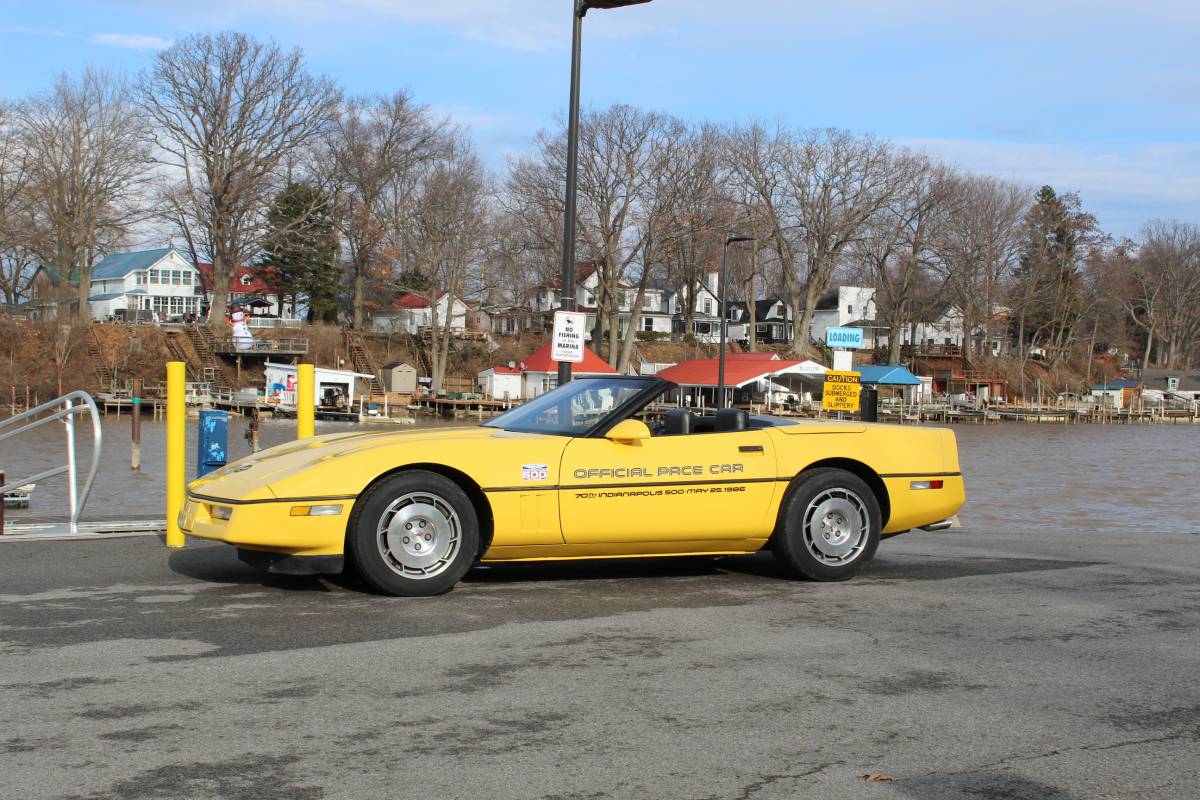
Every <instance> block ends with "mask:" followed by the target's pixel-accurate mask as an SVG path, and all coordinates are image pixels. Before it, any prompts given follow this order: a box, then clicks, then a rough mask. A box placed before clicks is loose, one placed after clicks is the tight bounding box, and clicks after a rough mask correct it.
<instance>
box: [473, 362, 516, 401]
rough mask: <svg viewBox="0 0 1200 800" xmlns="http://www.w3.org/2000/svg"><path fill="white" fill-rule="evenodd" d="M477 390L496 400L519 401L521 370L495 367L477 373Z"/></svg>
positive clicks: (514, 367)
mask: <svg viewBox="0 0 1200 800" xmlns="http://www.w3.org/2000/svg"><path fill="white" fill-rule="evenodd" d="M479 390H480V391H481V392H482V393H483V396H484V397H491V398H493V399H496V400H520V399H521V368H520V367H517V366H511V367H509V366H497V367H491V368H489V369H485V370H484V371H483V372H480V373H479Z"/></svg>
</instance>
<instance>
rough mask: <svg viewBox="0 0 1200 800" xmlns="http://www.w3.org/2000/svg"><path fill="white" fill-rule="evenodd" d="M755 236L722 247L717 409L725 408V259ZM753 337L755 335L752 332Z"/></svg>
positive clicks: (728, 240)
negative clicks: (731, 247) (731, 248)
mask: <svg viewBox="0 0 1200 800" xmlns="http://www.w3.org/2000/svg"><path fill="white" fill-rule="evenodd" d="M753 241H754V237H753V236H734V235H732V234H731V235H729V236H726V237H725V244H724V245H723V246H722V247H721V274H720V276H719V282H718V286H717V290H718V295H719V296H718V297H717V310H718V311H719V312H720V314H721V353H720V355H719V356H718V358H717V408H718V409H720V408H724V407H725V335H726V334H725V330H726V327H727V326H728V325H729V309H728V308H726V307H725V286H726V284H727V282H728V280H727V275H726V270H725V257H726V255H727V254H728V253H729V245H731V244H733V243H735V242H753ZM750 302H754V298H750ZM750 335H751V336H753V335H754V333H753V331H751V334H750Z"/></svg>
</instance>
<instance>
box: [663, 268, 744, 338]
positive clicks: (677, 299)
mask: <svg viewBox="0 0 1200 800" xmlns="http://www.w3.org/2000/svg"><path fill="white" fill-rule="evenodd" d="M719 280H720V273H718V272H717V271H716V270H712V271H710V272H708V273H707V274H706V275H705V280H704V283H701V284H699V285H697V286H696V294H695V297H693V298H691V300H690V301H689V299H688V295H689V294H690V292H689V290H688V287H687V286H684V287H683V288H682V289H680V290H679V291H678V292H673V293H671V295H670V298H669V300H668V310H669V311H670V312H671V316H672V319H673V329H674V331H675V332H676V333H682V334H684V335H686V334H688V333H691V334H692V336H694V337H695V338H696V341H698V342H704V343H706V344H716V343H718V342H720V341H721V312H720V302H719V300H718V298H719V296H720V295H719V292H720V286H719ZM689 304H690V305H691V307H692V329H691V330H690V331H685V330H684V326H685V325H686V324H687V318H686V316H685V314H686V309H687V307H688V305H689ZM725 305H726V313H727V314H728V315H729V319H728V322H727V323H726V325H725V340H726V341H729V342H740V341H744V340H745V339H747V338H749V324H750V315H749V313H748V311H747V310H746V307H745V304H744V303H738V302H733V301H729V302H726V304H725Z"/></svg>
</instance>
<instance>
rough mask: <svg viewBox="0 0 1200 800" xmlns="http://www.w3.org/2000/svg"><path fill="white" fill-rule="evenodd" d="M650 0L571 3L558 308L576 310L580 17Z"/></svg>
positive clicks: (567, 369)
mask: <svg viewBox="0 0 1200 800" xmlns="http://www.w3.org/2000/svg"><path fill="white" fill-rule="evenodd" d="M649 2H650V0H572V12H571V24H572V32H571V99H570V103H569V105H568V107H567V196H566V202H565V203H564V204H563V205H564V209H563V216H564V219H563V253H562V280H561V281H560V283H561V284H562V298H561V299H560V301H559V308H561V309H562V310H563V311H574V310H575V184H576V177H577V173H578V168H579V55H580V50H581V39H582V36H583V18H584V17H585V16H587V12H588V11H590V10H592V9H593V8H601V9H603V8H622V7H624V6H636V5H640V4H642V3H649ZM570 380H571V363H570V362H569V361H560V362H558V385H559V386H562V385H563V384H565V383H567V382H568V381H570Z"/></svg>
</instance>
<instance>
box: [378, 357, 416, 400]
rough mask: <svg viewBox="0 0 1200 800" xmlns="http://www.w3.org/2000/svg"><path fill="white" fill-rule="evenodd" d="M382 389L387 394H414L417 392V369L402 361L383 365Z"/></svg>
mask: <svg viewBox="0 0 1200 800" xmlns="http://www.w3.org/2000/svg"><path fill="white" fill-rule="evenodd" d="M383 388H384V389H386V390H387V391H389V392H399V393H401V394H415V393H416V391H417V368H416V367H414V366H413V365H411V364H407V363H405V362H403V361H393V362H392V363H390V364H385V365H384V367H383Z"/></svg>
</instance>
